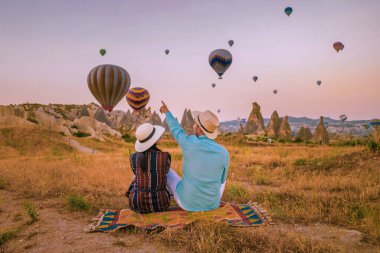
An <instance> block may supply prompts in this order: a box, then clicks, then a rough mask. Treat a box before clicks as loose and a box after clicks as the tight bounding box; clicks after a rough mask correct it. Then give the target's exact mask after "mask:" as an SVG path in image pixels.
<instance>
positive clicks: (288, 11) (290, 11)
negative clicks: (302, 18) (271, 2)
mask: <svg viewBox="0 0 380 253" xmlns="http://www.w3.org/2000/svg"><path fill="white" fill-rule="evenodd" d="M284 12H285V13H286V15H288V17H289V16H290V14H292V12H293V8H292V7H286V8H285V10H284Z"/></svg>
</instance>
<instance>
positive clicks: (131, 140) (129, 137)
mask: <svg viewBox="0 0 380 253" xmlns="http://www.w3.org/2000/svg"><path fill="white" fill-rule="evenodd" d="M121 138H122V139H123V140H124V141H125V142H129V143H134V142H135V141H136V137H134V136H132V135H130V134H129V133H125V134H124V135H123V136H122V137H121Z"/></svg>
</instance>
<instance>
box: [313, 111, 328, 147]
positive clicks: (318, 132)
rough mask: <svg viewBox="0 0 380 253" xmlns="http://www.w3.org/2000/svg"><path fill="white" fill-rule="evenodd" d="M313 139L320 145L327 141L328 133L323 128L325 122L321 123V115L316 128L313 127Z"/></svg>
mask: <svg viewBox="0 0 380 253" xmlns="http://www.w3.org/2000/svg"><path fill="white" fill-rule="evenodd" d="M314 141H315V142H317V143H320V144H322V145H325V144H328V143H329V133H328V132H327V130H326V128H325V124H324V123H323V117H322V116H321V119H320V121H319V124H318V126H317V128H316V129H315V134H314Z"/></svg>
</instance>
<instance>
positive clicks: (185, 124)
mask: <svg viewBox="0 0 380 253" xmlns="http://www.w3.org/2000/svg"><path fill="white" fill-rule="evenodd" d="M193 125H194V118H193V115H192V114H191V110H190V109H185V111H184V112H183V116H182V120H181V126H182V128H183V129H184V130H185V132H186V133H187V134H192V132H193Z"/></svg>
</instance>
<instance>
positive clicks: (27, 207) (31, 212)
mask: <svg viewBox="0 0 380 253" xmlns="http://www.w3.org/2000/svg"><path fill="white" fill-rule="evenodd" d="M24 208H25V210H26V212H27V213H28V215H29V217H30V221H29V222H28V224H29V225H30V224H33V223H34V222H36V221H37V211H36V208H35V207H34V205H33V204H32V203H30V202H25V203H24Z"/></svg>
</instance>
